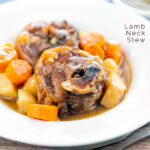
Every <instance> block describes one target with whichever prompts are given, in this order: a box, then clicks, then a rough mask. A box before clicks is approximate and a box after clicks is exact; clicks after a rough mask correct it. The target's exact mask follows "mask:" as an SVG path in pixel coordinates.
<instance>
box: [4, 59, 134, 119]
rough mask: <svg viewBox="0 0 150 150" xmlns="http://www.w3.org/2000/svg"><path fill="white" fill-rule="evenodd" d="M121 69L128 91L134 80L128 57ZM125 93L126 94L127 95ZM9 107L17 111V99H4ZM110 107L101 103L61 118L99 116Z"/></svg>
mask: <svg viewBox="0 0 150 150" xmlns="http://www.w3.org/2000/svg"><path fill="white" fill-rule="evenodd" d="M120 69H121V74H120V76H121V77H122V78H123V79H124V80H125V83H126V85H127V90H126V93H127V92H128V90H129V88H130V84H131V80H132V70H131V66H130V64H129V62H128V60H127V58H126V57H125V58H124V60H123V62H122V65H121V66H120ZM126 93H125V95H126ZM125 95H124V96H123V98H122V99H121V101H122V100H123V99H124V97H125ZM2 101H3V102H4V103H5V104H6V105H7V106H8V107H10V108H11V109H13V110H14V111H17V104H16V102H15V101H4V100H2ZM108 110H110V109H106V108H104V107H102V106H100V105H98V106H97V107H96V108H94V109H92V110H90V111H88V112H85V113H82V114H76V115H71V116H68V117H66V118H60V119H59V120H61V121H72V120H80V119H86V118H90V117H93V116H97V115H100V114H102V113H104V112H106V111H108ZM17 112H18V111H17Z"/></svg>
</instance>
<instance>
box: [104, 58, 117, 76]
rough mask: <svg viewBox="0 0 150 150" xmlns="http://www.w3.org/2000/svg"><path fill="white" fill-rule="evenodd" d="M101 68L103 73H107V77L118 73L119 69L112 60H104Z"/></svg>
mask: <svg viewBox="0 0 150 150" xmlns="http://www.w3.org/2000/svg"><path fill="white" fill-rule="evenodd" d="M103 68H104V71H105V72H107V73H108V75H109V74H110V73H111V72H116V73H119V67H118V65H117V63H116V62H115V61H114V60H113V59H112V58H106V59H105V60H104V62H103Z"/></svg>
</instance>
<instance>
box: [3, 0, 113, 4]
mask: <svg viewBox="0 0 150 150" xmlns="http://www.w3.org/2000/svg"><path fill="white" fill-rule="evenodd" d="M9 1H12V0H0V4H2V3H6V2H9ZM105 1H108V2H110V3H112V2H113V0H105Z"/></svg>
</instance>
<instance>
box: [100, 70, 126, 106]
mask: <svg viewBox="0 0 150 150" xmlns="http://www.w3.org/2000/svg"><path fill="white" fill-rule="evenodd" d="M106 86H107V87H106V91H105V93H104V96H103V97H102V100H101V102H100V104H101V105H103V106H104V107H106V108H111V107H113V106H115V105H116V104H117V103H118V102H119V101H120V99H121V97H122V96H123V94H124V92H125V90H126V85H125V83H124V82H123V80H122V79H121V77H119V76H118V75H117V74H116V73H114V72H112V73H111V74H110V76H109V80H108V83H107V85H106Z"/></svg>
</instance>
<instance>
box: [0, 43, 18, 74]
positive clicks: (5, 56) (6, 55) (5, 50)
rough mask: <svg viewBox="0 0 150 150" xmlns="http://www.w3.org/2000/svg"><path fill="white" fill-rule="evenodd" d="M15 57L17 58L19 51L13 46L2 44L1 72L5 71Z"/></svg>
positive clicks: (0, 51)
mask: <svg viewBox="0 0 150 150" xmlns="http://www.w3.org/2000/svg"><path fill="white" fill-rule="evenodd" d="M15 59H17V52H16V50H15V49H14V48H13V47H12V46H6V45H2V46H0V73H2V72H5V69H6V67H7V66H8V64H9V63H10V62H11V61H12V60H15Z"/></svg>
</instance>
